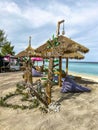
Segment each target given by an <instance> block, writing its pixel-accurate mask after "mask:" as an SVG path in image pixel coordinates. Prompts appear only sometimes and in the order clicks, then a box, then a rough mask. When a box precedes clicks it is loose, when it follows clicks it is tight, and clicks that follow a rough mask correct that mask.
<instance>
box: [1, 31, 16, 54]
mask: <svg viewBox="0 0 98 130" xmlns="http://www.w3.org/2000/svg"><path fill="white" fill-rule="evenodd" d="M13 49H14V46H11V42H9V41H8V40H7V36H6V35H5V32H4V31H3V30H0V55H2V56H5V55H7V54H11V55H14V54H15V52H14V51H13Z"/></svg>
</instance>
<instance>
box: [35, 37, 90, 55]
mask: <svg viewBox="0 0 98 130" xmlns="http://www.w3.org/2000/svg"><path fill="white" fill-rule="evenodd" d="M58 42H59V43H60V44H59V45H58V46H55V48H50V49H49V48H47V46H48V45H49V43H48V41H47V42H46V43H45V44H43V45H41V46H40V47H38V48H37V49H36V52H44V53H46V52H47V51H51V50H52V51H53V52H54V53H55V52H58V53H59V54H60V55H62V54H64V53H71V52H77V51H78V52H82V53H87V52H88V51H89V49H88V48H86V47H85V46H83V45H81V44H79V43H77V42H75V41H73V40H71V39H70V38H67V37H65V36H62V35H61V36H58ZM51 43H52V44H53V40H51Z"/></svg>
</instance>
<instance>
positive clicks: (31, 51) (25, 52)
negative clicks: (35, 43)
mask: <svg viewBox="0 0 98 130" xmlns="http://www.w3.org/2000/svg"><path fill="white" fill-rule="evenodd" d="M24 56H32V57H35V56H39V57H40V56H41V53H38V52H35V49H33V48H32V47H31V37H29V45H28V47H27V48H26V49H25V50H23V51H21V52H19V53H18V54H17V55H16V57H24Z"/></svg>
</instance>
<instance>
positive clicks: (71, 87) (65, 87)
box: [61, 76, 91, 93]
mask: <svg viewBox="0 0 98 130" xmlns="http://www.w3.org/2000/svg"><path fill="white" fill-rule="evenodd" d="M90 91H91V89H89V88H86V87H83V86H81V85H79V84H77V83H76V82H75V81H74V80H73V79H71V78H70V77H69V76H66V77H65V80H64V81H63V83H62V89H61V92H62V93H67V92H72V93H75V92H90Z"/></svg>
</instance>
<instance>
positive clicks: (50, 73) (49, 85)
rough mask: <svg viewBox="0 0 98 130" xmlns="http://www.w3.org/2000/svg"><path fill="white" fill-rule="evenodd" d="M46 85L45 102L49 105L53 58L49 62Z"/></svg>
mask: <svg viewBox="0 0 98 130" xmlns="http://www.w3.org/2000/svg"><path fill="white" fill-rule="evenodd" d="M48 80H49V81H48V83H47V86H46V93H47V96H48V97H47V102H48V104H50V103H51V87H52V80H53V58H50V60H49V70H48Z"/></svg>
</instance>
